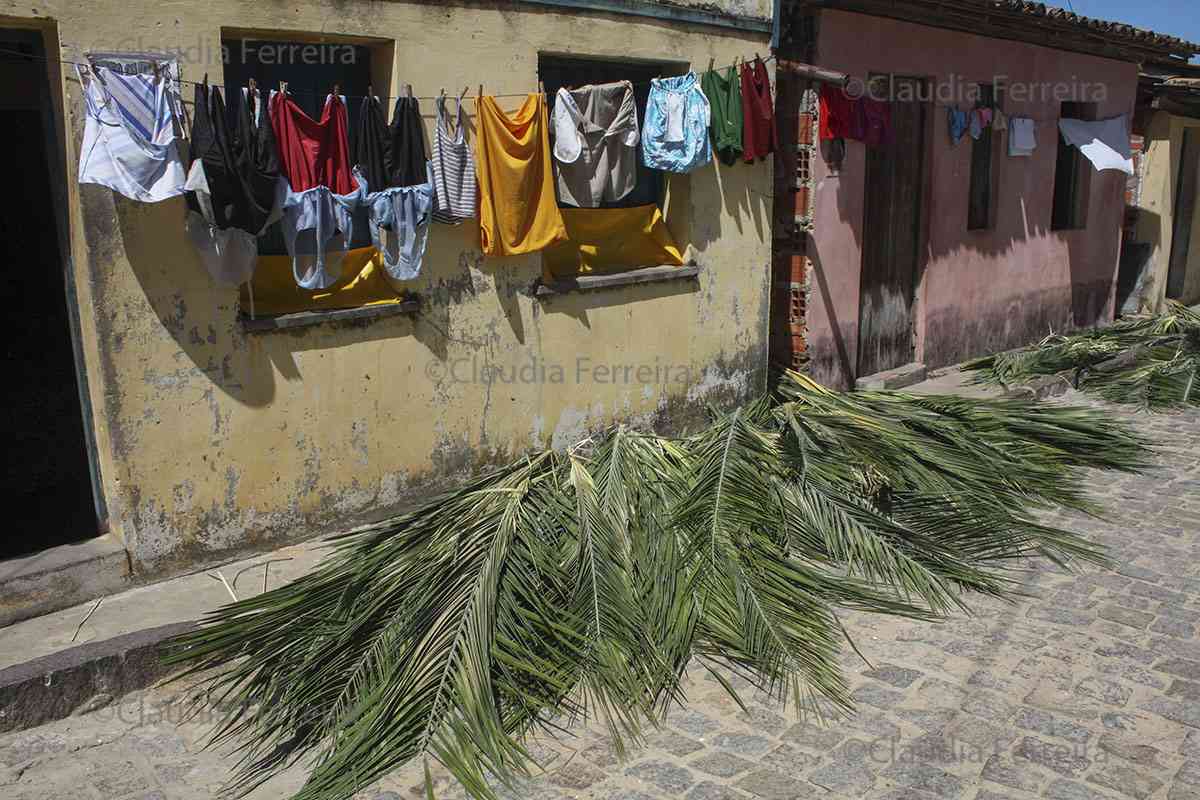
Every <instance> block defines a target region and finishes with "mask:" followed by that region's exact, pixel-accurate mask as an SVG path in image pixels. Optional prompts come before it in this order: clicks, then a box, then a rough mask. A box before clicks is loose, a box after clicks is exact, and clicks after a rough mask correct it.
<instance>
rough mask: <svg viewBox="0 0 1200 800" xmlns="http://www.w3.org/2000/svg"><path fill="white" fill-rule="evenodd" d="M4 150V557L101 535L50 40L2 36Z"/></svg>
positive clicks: (0, 549) (12, 33)
mask: <svg viewBox="0 0 1200 800" xmlns="http://www.w3.org/2000/svg"><path fill="white" fill-rule="evenodd" d="M0 50H4V51H18V52H21V53H27V54H28V55H27V56H18V55H14V54H11V52H8V53H0V152H3V153H8V154H9V155H10V158H9V159H8V164H9V168H10V170H11V172H10V178H9V180H10V184H9V192H10V194H9V196H10V197H11V198H14V200H15V202H9V203H7V204H6V208H5V211H4V213H3V214H0V248H2V251H3V253H4V263H5V264H6V265H8V276H7V279H6V280H4V281H3V282H2V283H3V290H0V291H2V292H3V302H4V308H5V313H4V314H3V315H2V318H3V323H2V325H3V330H2V331H0V342H3V344H2V346H0V352H2V353H3V359H4V360H3V364H2V365H0V369H3V371H4V376H5V383H6V384H7V391H6V392H5V397H6V398H7V401H6V404H5V408H4V409H3V414H2V415H0V417H2V419H3V421H2V422H0V429H2V431H3V441H4V449H5V451H6V453H5V455H6V459H5V464H6V466H5V475H4V489H3V491H4V508H5V510H6V512H7V513H8V514H9V516H10V521H9V524H8V526H7V528H8V531H9V533H8V534H6V535H5V536H3V537H0V558H5V557H12V556H17V555H23V554H26V553H30V552H33V551H36V550H42V549H44V548H47V547H52V546H54V545H59V544H66V543H68V542H74V541H79V540H82V539H88V538H91V537H93V536H96V535H98V534H99V533H100V532H101V531H100V530H99V525H98V523H97V514H96V506H95V502H94V498H93V493H92V470H91V466H90V464H89V461H88V449H87V444H86V441H87V438H86V437H87V434H86V432H85V428H84V416H83V412H82V409H81V405H80V402H81V401H80V392H79V385H78V378H77V374H76V366H75V365H76V361H75V345H74V341H73V339H72V333H71V331H72V316H71V314H70V312H69V310H68V306H67V286H66V275H65V270H64V261H63V258H62V252H61V250H60V247H61V239H60V237H59V221H60V216H59V214H60V210H61V209H60V208H58V207H57V204H56V202H55V195H54V192H55V186H56V185H58V182H57V181H56V180H55V178H54V174H55V172H56V171H55V170H54V169H52V166H51V161H50V153H51V152H52V151H51V150H50V147H51V144H50V143H51V142H52V141H53V139H54V137H55V135H56V131H55V130H54V127H53V126H52V125H51V124H50V120H51V119H52V118H53V117H52V114H51V110H50V100H49V86H48V81H47V79H46V62H45V60H44V57H43V55H42V54H43V52H44V50H43V48H42V42H41V34H40V33H39V32H35V31H16V30H0Z"/></svg>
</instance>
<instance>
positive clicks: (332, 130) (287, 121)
mask: <svg viewBox="0 0 1200 800" xmlns="http://www.w3.org/2000/svg"><path fill="white" fill-rule="evenodd" d="M270 114H271V127H272V129H274V131H275V141H276V143H277V145H278V149H279V174H280V175H282V176H283V177H285V178H287V181H288V184H289V185H290V186H291V187H292V191H293V192H303V191H306V190H308V189H312V188H315V187H317V186H326V187H328V188H330V189H332V190H333V193H334V194H349V193H350V192H353V191H354V190H355V189H356V188H357V187H358V184H357V183H356V182H355V180H354V176H353V175H352V174H351V172H350V167H351V164H350V145H349V142H348V140H347V138H346V106H345V104H343V103H342V101H341V98H338V97H333V96H330V97H329V99H327V100H326V101H325V110H324V111H323V112H322V114H321V121H320V122H317V121H315V120H314V119H313V118H312V117H310V116H308V114H305V113H304V111H303V110H302V109H301V108H300V106H298V105H296V104H295V103H294V102H292V99H291V98H290V97H288V96H287V95H285V94H275V95H272V97H271V105H270Z"/></svg>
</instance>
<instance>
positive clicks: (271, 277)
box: [241, 247, 404, 317]
mask: <svg viewBox="0 0 1200 800" xmlns="http://www.w3.org/2000/svg"><path fill="white" fill-rule="evenodd" d="M335 256H336V254H335V253H327V254H326V256H325V257H326V258H332V257H335ZM251 284H252V288H253V294H251V293H250V292H248V291H247V287H246V286H244V285H243V286H242V289H241V293H242V297H241V309H242V313H243V314H246V315H250V314H251V313H253V315H254V316H256V317H276V316H279V315H281V314H294V313H296V312H298V311H332V310H334V309H338V308H361V307H362V306H377V305H384V304H388V303H400V302H403V301H404V296H403V294H402V293H400V292H397V291H396V290H395V289H394V288H392V284H391V283H390V282H389V281H388V277H387V273H386V272H385V271H384V268H383V255H382V254H381V253H380V252H379V251H378V250H377V249H376V248H374V247H359V248H355V249H352V250H347V251H346V252H345V254H344V255H343V257H342V274H341V277H339V278H338V280H337V283H335V284H333V285H332V286H330V287H329V288H327V289H302V288H300V287H299V286H297V285H296V279H295V277H294V276H293V275H292V259H291V258H290V257H288V256H285V255H284V256H259V257H258V266H257V267H255V270H254V277H253V278H252V279H251ZM252 301H253V302H252Z"/></svg>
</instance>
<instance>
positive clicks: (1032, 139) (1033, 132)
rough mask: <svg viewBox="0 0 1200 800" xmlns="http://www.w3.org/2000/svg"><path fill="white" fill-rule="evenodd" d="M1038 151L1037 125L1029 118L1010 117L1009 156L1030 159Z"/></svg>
mask: <svg viewBox="0 0 1200 800" xmlns="http://www.w3.org/2000/svg"><path fill="white" fill-rule="evenodd" d="M1036 149H1037V123H1035V122H1034V121H1033V120H1032V119H1030V118H1029V117H1010V118H1009V120H1008V154H1009V156H1012V157H1028V156H1032V155H1033V151H1034V150H1036Z"/></svg>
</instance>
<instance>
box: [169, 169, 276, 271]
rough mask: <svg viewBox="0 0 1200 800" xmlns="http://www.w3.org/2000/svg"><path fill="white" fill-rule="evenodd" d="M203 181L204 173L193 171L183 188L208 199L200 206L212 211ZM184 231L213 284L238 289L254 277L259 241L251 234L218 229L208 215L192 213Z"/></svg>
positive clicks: (186, 221) (242, 231) (187, 216)
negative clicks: (236, 287) (237, 287)
mask: <svg viewBox="0 0 1200 800" xmlns="http://www.w3.org/2000/svg"><path fill="white" fill-rule="evenodd" d="M201 163H202V162H197V165H200V164H201ZM204 178H205V174H204V170H203V169H193V170H191V171H189V172H188V179H187V182H186V183H185V184H184V186H185V187H186V188H187V190H188V191H189V192H191V193H193V194H194V195H196V196H197V197H207V198H208V199H206V200H204V201H202V202H201V203H200V205H201V207H202V208H208V209H211V208H212V203H211V193H210V192H209V190H208V184H207V183H205V179H204ZM183 230H184V232H185V233H186V234H187V237H188V239H189V240H190V241H191V243H192V246H193V247H195V248H196V253H197V255H198V256H199V257H200V263H201V264H202V265H203V266H204V270H205V271H206V272H207V273H208V274H209V276H210V277H211V278H212V280H213V283H215V284H217V285H218V286H238V285H240V284H243V283H245V282H246V281H248V280H250V278H251V277H253V276H254V268H255V266H256V265H257V263H258V237H256V236H255V235H254V234H252V233H247V232H246V231H244V230H242V229H240V228H219V227H217V226H216V225H215V224H213V217H212V216H210V215H209V214H208V213H204V212H200V211H194V210H191V209H189V210H188V212H187V215H186V216H185V217H184V220H183Z"/></svg>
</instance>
